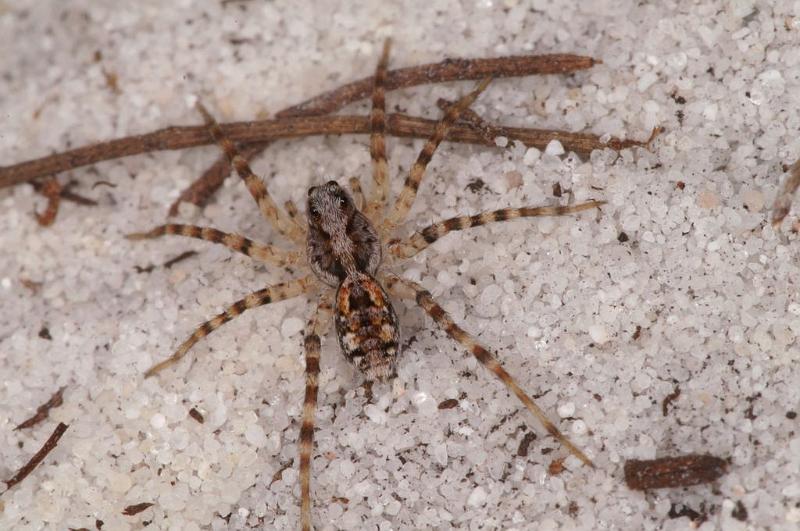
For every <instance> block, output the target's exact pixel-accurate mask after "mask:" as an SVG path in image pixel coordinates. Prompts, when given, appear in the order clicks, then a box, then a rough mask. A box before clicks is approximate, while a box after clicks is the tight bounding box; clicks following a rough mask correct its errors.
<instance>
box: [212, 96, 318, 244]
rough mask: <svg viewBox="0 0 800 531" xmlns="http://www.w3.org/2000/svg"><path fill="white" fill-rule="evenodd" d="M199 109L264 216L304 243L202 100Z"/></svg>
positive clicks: (215, 139)
mask: <svg viewBox="0 0 800 531" xmlns="http://www.w3.org/2000/svg"><path fill="white" fill-rule="evenodd" d="M197 110H198V111H200V114H202V115H203V119H204V120H205V122H206V125H207V126H208V131H209V133H210V134H211V136H212V137H213V138H214V141H215V142H217V144H219V147H220V148H221V149H222V151H224V152H225V156H226V157H228V162H230V164H231V166H233V167H234V168H235V169H236V173H238V174H239V177H241V178H242V180H243V181H244V183H245V185H247V190H248V191H249V192H250V195H251V196H253V199H255V201H256V203H257V204H258V208H259V210H261V214H262V215H263V216H264V218H266V220H267V221H268V222H269V223H270V224H271V225H272V226H273V227H275V229H276V230H277V231H278V232H280V233H281V234H282V235H283V236H285V237H286V238H288V239H290V240H292V241H294V242H295V243H298V244H302V243H303V240H304V238H303V234H302V230H301V229H300V227H299V226H298V225H297V224H295V223H293V222H292V220H291V218H289V217H288V216H287V215H286V213H285V212H283V211H282V210H280V209H279V208H278V205H276V204H275V201H274V200H273V199H272V196H270V195H269V192H268V191H267V187H266V186H265V185H264V182H263V181H262V180H261V179H260V178H259V177H258V176H257V175H256V174H255V173H253V170H252V169H250V165H249V164H248V163H247V159H245V158H244V157H242V156H241V155H240V154H239V150H238V149H236V146H235V145H234V144H233V142H231V141H230V139H228V137H226V136H225V134H224V133H223V132H222V129H221V128H220V126H219V124H218V123H217V121H216V120H214V117H213V116H211V114H210V113H209V112H208V110H206V108H205V107H203V105H202V104H201V103H200V102H198V103H197Z"/></svg>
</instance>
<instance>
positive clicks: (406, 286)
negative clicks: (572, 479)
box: [386, 275, 594, 466]
mask: <svg viewBox="0 0 800 531" xmlns="http://www.w3.org/2000/svg"><path fill="white" fill-rule="evenodd" d="M386 285H387V287H388V288H389V291H391V292H392V293H395V294H396V295H397V296H400V297H403V298H406V299H414V300H415V301H416V302H417V304H418V305H419V306H421V307H422V309H423V310H425V312H427V314H428V315H430V316H431V317H432V318H433V320H434V321H435V322H436V324H437V325H439V328H441V329H442V330H444V331H445V332H446V333H447V335H448V336H450V337H451V338H453V339H455V340H456V341H458V342H459V343H460V344H461V345H462V346H463V347H464V348H466V349H467V350H469V351H470V352H471V353H472V355H473V356H475V357H476V358H477V359H478V361H479V362H481V364H483V366H484V367H486V368H487V369H489V370H490V371H491V372H493V373H494V374H495V376H497V377H498V378H500V380H501V381H502V382H503V383H504V384H505V385H506V387H507V388H508V390H509V391H511V392H513V393H514V394H515V395H516V396H517V398H519V400H520V401H521V402H522V403H523V404H524V405H525V407H526V408H528V411H530V412H531V413H533V416H535V417H536V419H537V420H538V421H539V422H540V423H541V424H542V426H544V428H545V429H546V430H547V431H548V433H550V435H552V436H553V437H555V438H556V439H558V441H559V442H560V443H561V444H563V445H564V446H565V447H566V448H567V449H568V450H569V451H570V452H571V453H572V454H573V455H574V456H575V457H577V458H578V459H580V460H581V461H583V462H584V463H585V464H587V465H589V466H594V464H593V463H592V461H591V460H590V459H589V458H588V457H586V455H585V454H584V453H583V452H582V451H581V450H580V449H578V447H576V446H575V445H574V444H572V442H571V441H570V440H569V439H567V438H566V437H565V436H564V435H563V434H562V433H561V432H560V431H559V430H558V428H556V427H555V425H554V424H553V423H552V422H550V421H549V420H548V419H547V417H546V416H545V414H544V412H543V411H542V410H541V409H540V408H539V406H537V405H536V403H535V402H534V401H533V399H531V397H529V396H528V395H527V394H526V393H525V391H523V390H522V388H520V387H519V385H517V382H516V381H514V379H513V378H512V377H511V375H510V374H508V372H506V370H505V369H503V367H502V365H500V362H499V361H497V358H495V357H494V356H493V355H492V353H491V352H489V351H488V350H487V349H486V348H485V347H483V346H481V345H480V344H479V343H478V342H477V341H475V339H474V338H473V337H472V336H470V335H469V334H468V333H466V332H465V331H464V330H463V329H462V328H461V327H459V326H458V325H457V324H455V323H454V322H453V320H452V319H451V318H450V316H449V315H447V313H445V311H444V310H443V309H442V307H441V306H439V305H438V304H437V303H436V301H434V300H433V297H431V294H430V292H428V291H427V290H425V289H424V288H423V287H422V286H420V285H419V284H417V283H416V282H413V281H411V280H407V279H404V278H400V277H397V276H395V275H387V277H386Z"/></svg>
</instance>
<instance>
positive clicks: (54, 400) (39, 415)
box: [14, 387, 66, 431]
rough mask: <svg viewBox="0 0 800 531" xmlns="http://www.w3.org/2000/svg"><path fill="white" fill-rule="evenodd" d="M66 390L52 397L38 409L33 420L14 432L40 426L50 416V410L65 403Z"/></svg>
mask: <svg viewBox="0 0 800 531" xmlns="http://www.w3.org/2000/svg"><path fill="white" fill-rule="evenodd" d="M64 389H66V387H62V388H61V389H59V390H58V391H56V392H55V393H53V396H51V397H50V400H48V401H47V402H45V403H44V404H42V405H41V406H39V407H38V408H36V414H34V415H33V416H32V417H31V418H29V419H28V420H26V421H24V422H23V423H22V424H20V425H19V426H17V427H16V428H14V431H18V430H24V429H25V428H30V427H31V426H35V425H37V424H39V423H40V422H41V421H43V420H44V419H46V418H47V416H48V415H49V414H50V410H51V409H53V408H54V407H58V406H60V405H61V404H63V403H64Z"/></svg>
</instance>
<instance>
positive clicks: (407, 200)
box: [380, 78, 491, 236]
mask: <svg viewBox="0 0 800 531" xmlns="http://www.w3.org/2000/svg"><path fill="white" fill-rule="evenodd" d="M490 82H491V78H487V79H484V80H483V81H481V82H480V83H478V85H477V86H476V87H475V88H474V89H473V90H472V92H470V93H469V94H467V95H466V96H464V97H462V98H461V99H460V100H458V101H457V102H456V103H455V104H453V105H451V106H450V107H448V109H447V111H446V112H445V113H444V115H443V116H442V118H441V119H440V120H439V123H437V124H436V129H434V131H433V134H432V135H431V137H430V138H429V139H428V141H427V142H426V143H425V146H424V147H423V148H422V151H420V153H419V156H418V157H417V160H416V162H414V165H413V166H412V167H411V171H410V172H409V174H408V177H406V181H405V183H404V184H403V190H402V191H401V192H400V196H399V197H398V198H397V200H396V201H395V203H394V205H393V206H392V209H391V211H390V212H389V213H388V215H387V217H386V219H384V220H383V223H382V224H381V230H380V233H381V235H383V236H386V235H388V234H391V232H392V231H393V230H394V229H395V228H396V227H397V226H398V225H400V224H401V223H403V221H405V219H406V216H407V215H408V211H409V210H411V206H412V205H413V204H414V199H415V198H416V197H417V190H418V189H419V185H420V183H421V182H422V177H423V175H425V168H426V167H427V166H428V163H429V162H430V161H431V158H432V157H433V154H434V153H435V152H436V148H437V147H439V144H440V143H441V142H442V140H444V137H445V136H447V132H448V131H449V130H450V127H451V126H452V125H453V123H454V122H455V121H456V120H457V119H458V117H459V116H461V113H462V112H463V111H464V110H465V109H467V108H468V107H469V106H470V105H472V103H473V102H474V101H475V100H476V99H477V98H478V96H480V94H481V92H483V91H484V90H485V89H486V87H488V86H489V83H490Z"/></svg>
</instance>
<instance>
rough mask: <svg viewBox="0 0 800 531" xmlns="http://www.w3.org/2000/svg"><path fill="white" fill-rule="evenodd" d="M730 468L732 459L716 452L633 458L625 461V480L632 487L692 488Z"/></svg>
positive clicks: (717, 477)
mask: <svg viewBox="0 0 800 531" xmlns="http://www.w3.org/2000/svg"><path fill="white" fill-rule="evenodd" d="M727 471H728V462H727V461H726V460H725V459H722V458H720V457H715V456H713V455H703V454H690V455H679V456H675V457H662V458H660V459H647V460H641V461H640V460H638V459H629V460H628V461H626V462H625V483H626V484H627V485H628V488H629V489H632V490H649V489H666V488H671V487H688V486H691V485H699V484H700V483H709V482H711V481H714V480H716V479H719V478H720V477H722V476H723V475H724V474H725V473H726V472H727Z"/></svg>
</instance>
